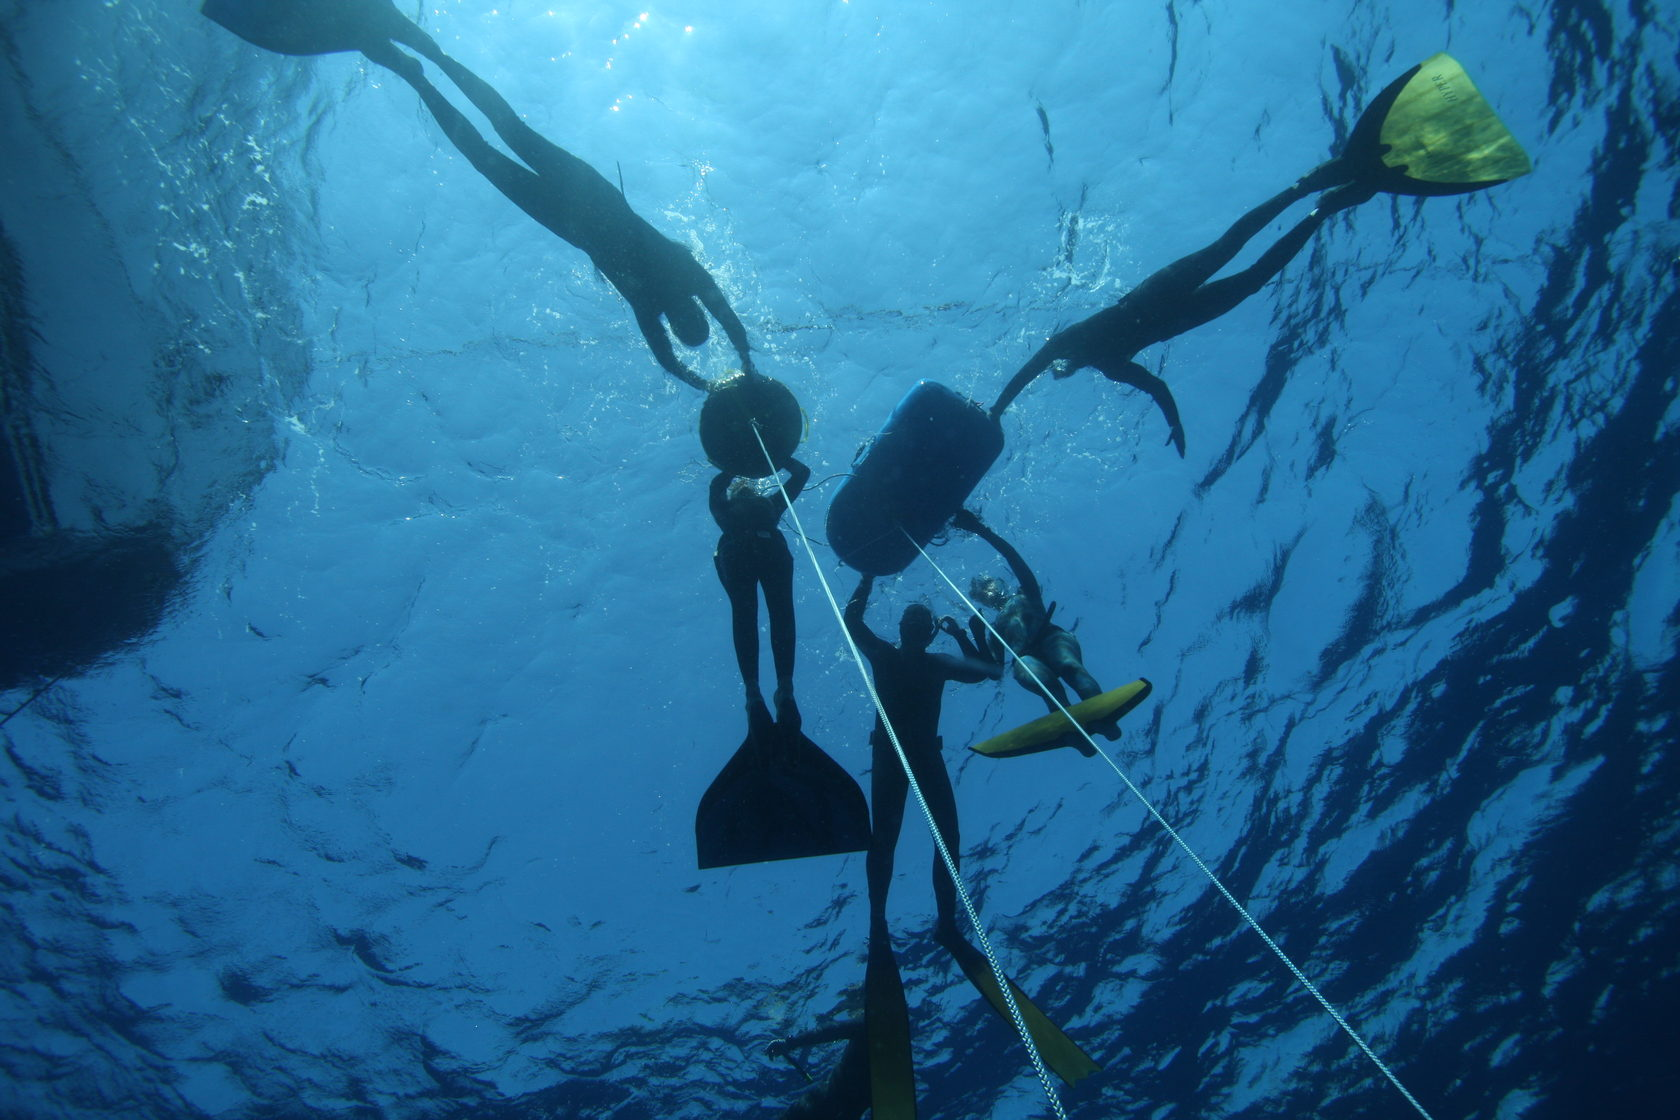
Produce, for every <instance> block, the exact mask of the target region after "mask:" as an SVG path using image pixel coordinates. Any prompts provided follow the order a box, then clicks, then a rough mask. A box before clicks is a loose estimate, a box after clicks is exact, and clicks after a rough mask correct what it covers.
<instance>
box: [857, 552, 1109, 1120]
mask: <svg viewBox="0 0 1680 1120" xmlns="http://www.w3.org/2000/svg"><path fill="white" fill-rule="evenodd" d="M874 583H875V581H874V577H873V576H870V575H865V576H864V577H863V578H862V579H861V580H859V582H858V585H857V589H856V590H855V591H854V592H853V593H852V597H851V599H850V601H848V602H847V604H846V609H845V622H846V629H847V631H848V632H849V633H850V634H851V636H852V640H853V641H854V642H856V643H857V645H858V648H859V650H861V651H862V653H863V655H864V656H865V657H866V658H868V660H869V665H870V668H871V669H872V670H873V672H874V677H875V688H876V691H877V693H878V694H879V696H880V698H881V706H882V708H883V709H884V710H885V712H886V719H887V721H889V722H890V723H891V725H892V729H893V731H894V732H895V733H896V734H897V736H898V744H899V746H900V747H901V748H902V749H903V751H904V757H905V759H906V760H907V761H908V763H909V766H910V771H911V773H912V774H913V775H914V776H915V780H916V784H917V785H918V786H919V787H920V789H921V792H922V796H923V798H925V799H926V802H927V806H928V809H929V811H930V812H931V813H932V814H933V818H934V822H935V825H936V826H937V828H938V830H939V835H940V837H941V838H942V839H943V840H944V842H945V847H946V850H947V851H949V852H950V853H951V855H952V858H953V859H955V858H956V856H957V853H958V850H959V836H958V829H957V802H956V795H955V793H954V792H953V790H952V788H951V777H950V774H949V772H947V770H946V768H945V760H944V758H943V757H941V753H940V752H941V748H942V746H943V742H942V740H941V739H940V737H939V712H940V708H941V706H942V700H943V694H944V690H945V685H946V683H947V682H952V681H955V682H958V683H964V684H974V683H978V682H980V681H983V680H996V679H998V678H999V677H1000V676H1001V675H1002V668H1001V666H1000V665H999V664H998V663H997V662H996V661H993V660H991V659H989V658H987V657H986V656H985V655H984V654H983V653H982V652H981V650H980V649H979V648H977V647H976V646H975V644H974V643H973V642H972V641H970V639H969V636H968V635H966V634H965V633H963V630H962V628H961V627H960V626H958V625H957V624H956V622H955V621H953V620H952V619H949V618H945V619H941V620H940V622H939V624H938V627H937V629H936V627H935V623H934V618H933V612H932V611H930V610H929V609H928V608H927V607H926V606H925V605H923V604H920V603H912V604H911V605H910V606H908V607H906V608H905V609H904V612H903V614H902V616H901V617H900V619H899V642H898V645H896V646H895V645H893V644H892V643H891V642H888V641H887V640H886V639H884V638H882V637H880V636H878V635H877V634H876V633H875V632H874V631H873V630H871V629H870V628H869V624H868V623H867V622H866V621H865V620H864V612H865V610H866V609H867V607H868V604H869V595H870V592H871V591H872V590H873V588H874ZM939 631H943V632H944V633H946V634H948V635H950V636H951V638H952V639H954V640H955V641H956V643H957V648H958V649H959V651H960V652H961V656H960V657H952V656H951V655H949V654H941V653H930V652H928V646H929V645H930V644H931V643H932V641H933V638H934V635H935V633H936V632H939ZM869 744H870V758H871V778H870V780H871V798H870V800H871V803H872V812H873V833H872V835H871V838H870V844H869V857H868V881H869V955H868V963H867V965H866V968H865V981H864V986H865V1008H864V1019H865V1023H866V1028H867V1036H868V1051H869V1053H868V1058H869V1070H870V1082H871V1097H872V1100H873V1107H874V1113H873V1114H874V1115H875V1116H876V1117H878V1118H880V1120H898V1118H901V1117H913V1116H914V1115H915V1077H914V1071H913V1067H912V1064H911V1058H910V1020H909V1009H908V1006H907V1004H906V1002H905V998H904V988H903V984H902V982H901V981H900V979H899V974H898V962H897V959H896V958H895V957H894V955H893V950H892V935H891V933H890V931H889V929H888V926H887V892H888V890H889V888H890V887H891V885H892V870H893V853H894V850H895V849H896V848H897V846H898V837H899V831H900V829H901V827H902V825H903V821H904V805H905V799H906V796H907V794H908V791H909V780H908V778H907V777H906V776H905V773H904V766H903V765H902V764H901V763H900V761H899V758H898V753H897V751H895V750H894V749H893V744H892V740H891V738H889V736H888V732H887V727H886V725H885V724H884V723H883V722H882V720H881V718H880V717H879V716H877V718H876V721H875V727H874V729H873V730H872V731H871V732H870V736H869ZM933 892H934V902H935V905H936V909H937V918H936V924H935V927H934V938H935V939H936V940H937V941H938V942H939V944H940V945H942V946H943V947H944V948H945V949H946V950H947V951H948V952H949V953H950V954H951V955H952V956H953V957H955V958H956V961H957V964H958V966H959V967H960V968H961V969H962V971H963V975H964V976H966V977H967V978H968V980H969V982H970V983H972V984H973V985H974V986H975V988H977V989H978V990H979V991H980V993H981V994H982V995H983V996H984V997H985V998H986V1001H987V1002H988V1003H989V1004H990V1005H991V1006H992V1007H993V1009H994V1010H996V1011H997V1013H998V1014H999V1015H1001V1016H1003V1017H1004V1019H1005V1020H1009V1019H1010V1014H1009V1004H1008V1001H1007V1000H1006V999H1005V997H1004V995H1003V992H1002V990H1001V989H1000V988H999V987H998V983H997V979H996V977H995V976H994V975H993V974H992V970H991V966H990V964H989V963H988V962H987V960H986V958H985V956H984V955H982V954H981V953H980V951H979V950H978V949H976V948H975V947H974V946H973V945H971V944H969V942H968V941H967V939H966V938H964V937H963V936H962V932H961V930H960V929H959V928H958V925H957V897H956V887H955V885H954V884H953V883H952V881H951V877H950V872H949V871H948V869H947V868H946V866H945V863H944V861H943V860H942V859H940V858H938V857H937V855H936V857H935V859H934V861H933ZM1011 992H1012V994H1013V996H1014V998H1015V1001H1016V1003H1017V1005H1018V1006H1019V1008H1020V1010H1021V1014H1022V1017H1023V1018H1024V1019H1025V1021H1026V1024H1027V1028H1028V1030H1029V1031H1030V1032H1031V1034H1032V1036H1033V1042H1034V1044H1035V1045H1036V1046H1037V1047H1038V1049H1039V1052H1040V1054H1041V1055H1043V1057H1044V1061H1045V1064H1046V1065H1048V1066H1049V1067H1050V1068H1051V1069H1053V1070H1055V1071H1056V1073H1057V1074H1058V1075H1060V1076H1061V1077H1062V1079H1063V1080H1065V1081H1067V1082H1069V1083H1072V1082H1074V1081H1077V1080H1078V1079H1079V1078H1081V1077H1084V1076H1085V1075H1086V1074H1089V1073H1091V1072H1094V1071H1095V1070H1096V1069H1097V1066H1096V1064H1095V1063H1094V1062H1092V1061H1091V1059H1090V1058H1089V1057H1088V1056H1087V1055H1086V1054H1085V1052H1084V1051H1082V1050H1080V1049H1079V1047H1078V1045H1077V1044H1075V1043H1074V1042H1073V1040H1072V1039H1070V1038H1068V1037H1067V1035H1065V1034H1063V1033H1062V1031H1061V1029H1060V1028H1058V1027H1057V1026H1055V1025H1054V1024H1053V1023H1051V1022H1050V1021H1049V1020H1048V1019H1046V1018H1045V1017H1044V1015H1043V1014H1042V1013H1041V1012H1039V1011H1038V1009H1037V1008H1036V1007H1034V1006H1033V1004H1032V1002H1031V1001H1030V1000H1028V999H1027V997H1026V995H1025V993H1023V992H1021V991H1020V990H1019V989H1018V988H1015V987H1014V985H1013V984H1012V985H1011Z"/></svg>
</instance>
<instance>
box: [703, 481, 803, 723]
mask: <svg viewBox="0 0 1680 1120" xmlns="http://www.w3.org/2000/svg"><path fill="white" fill-rule="evenodd" d="M787 471H788V479H787V482H786V483H784V484H783V489H785V490H786V492H787V497H786V498H785V499H784V498H783V497H782V491H781V490H778V491H777V492H776V493H774V494H770V495H764V494H760V493H759V492H758V491H757V490H756V489H754V488H753V485H752V482H751V481H750V480H748V479H738V478H737V477H736V476H734V475H731V474H729V473H727V472H719V474H718V475H717V477H716V478H714V479H712V485H711V493H710V505H711V510H712V517H713V519H714V520H716V521H717V524H718V528H719V529H720V530H722V534H721V535H720V536H719V537H718V543H717V551H716V552H715V553H714V554H713V556H712V563H713V564H714V565H715V566H716V568H717V574H718V579H719V580H720V581H722V583H723V590H724V592H725V593H726V594H728V596H729V613H730V618H731V620H732V622H733V625H734V635H735V660H736V662H737V663H738V664H739V665H740V667H741V682H742V684H743V685H744V686H745V687H746V692H747V714H748V717H749V718H748V724H749V726H750V727H752V729H753V730H754V731H755V732H756V731H758V730H761V729H762V728H764V727H765V726H766V725H767V724H768V723H769V720H770V712H769V709H768V708H766V707H765V704H764V693H763V691H762V690H760V688H759V684H758V593H759V589H760V588H763V590H764V609H765V612H766V613H768V614H769V616H770V658H771V661H772V662H773V663H774V664H775V667H776V692H775V703H776V721H777V722H778V723H787V722H788V721H790V720H791V721H793V722H795V723H797V721H798V718H799V716H798V708H797V707H796V706H795V705H794V702H793V652H794V623H793V554H792V553H790V552H789V551H788V546H787V541H785V540H783V539H782V533H781V530H780V529H778V528H777V527H776V526H777V524H778V523H779V522H780V521H781V519H782V514H783V513H785V512H787V508H788V502H791V501H792V500H793V499H795V498H797V497H799V493H800V491H802V490H803V489H805V484H806V483H807V482H809V481H810V479H811V468H810V467H808V466H806V465H805V464H804V463H801V462H800V461H799V460H798V459H789V460H788V467H787Z"/></svg>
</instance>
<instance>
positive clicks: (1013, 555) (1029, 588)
mask: <svg viewBox="0 0 1680 1120" xmlns="http://www.w3.org/2000/svg"><path fill="white" fill-rule="evenodd" d="M951 524H952V525H954V526H956V527H957V528H958V529H964V530H967V531H968V532H970V533H973V534H974V535H975V536H977V537H979V538H980V539H981V540H983V541H985V542H986V543H987V544H989V545H991V546H992V547H993V548H995V549H997V551H998V555H999V556H1001V557H1003V560H1004V563H1006V564H1008V565H1009V570H1010V571H1011V572H1013V573H1014V575H1015V582H1016V583H1018V584H1020V585H1021V593H1022V594H1023V595H1025V596H1027V598H1029V599H1031V600H1032V601H1033V602H1035V603H1037V604H1039V605H1040V607H1042V606H1043V604H1044V591H1043V589H1042V588H1040V587H1039V586H1038V578H1037V577H1036V576H1034V575H1033V573H1032V569H1031V568H1029V567H1027V562H1026V561H1025V560H1023V559H1022V558H1021V554H1020V553H1019V552H1016V551H1015V546H1014V545H1012V544H1010V543H1009V542H1008V541H1006V540H1004V539H1003V538H1002V537H1000V536H998V535H997V534H996V533H995V532H993V531H992V529H991V526H989V525H987V524H986V523H985V522H983V521H981V520H980V518H979V517H978V516H977V515H975V513H974V512H973V511H972V510H966V509H964V510H959V511H957V515H956V516H955V517H953V518H952V519H951Z"/></svg>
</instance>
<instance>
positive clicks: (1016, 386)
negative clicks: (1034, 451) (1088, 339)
mask: <svg viewBox="0 0 1680 1120" xmlns="http://www.w3.org/2000/svg"><path fill="white" fill-rule="evenodd" d="M1060 337H1061V335H1060V334H1055V335H1052V336H1051V337H1050V340H1049V341H1048V342H1046V343H1045V344H1044V345H1043V346H1040V347H1039V348H1038V352H1037V353H1036V354H1034V355H1033V356H1032V357H1030V358H1028V359H1027V364H1026V365H1024V366H1022V367H1021V368H1020V369H1019V370H1017V371H1016V372H1015V376H1014V377H1011V378H1010V379H1009V384H1007V385H1005V386H1004V387H1003V392H1001V393H999V394H998V399H997V401H996V403H994V404H993V405H992V410H991V417H992V419H993V420H996V419H997V418H998V417H1000V416H1002V415H1003V411H1004V409H1006V408H1008V407H1009V405H1010V402H1012V401H1013V400H1014V399H1015V398H1016V397H1018V396H1020V395H1021V390H1022V389H1025V388H1026V387H1027V386H1028V385H1030V384H1032V380H1033V378H1035V377H1037V376H1038V375H1039V374H1041V373H1043V372H1044V371H1045V369H1047V368H1048V367H1049V365H1050V363H1051V362H1053V361H1055V360H1056V357H1057V349H1058V348H1057V340H1058V339H1059V338H1060Z"/></svg>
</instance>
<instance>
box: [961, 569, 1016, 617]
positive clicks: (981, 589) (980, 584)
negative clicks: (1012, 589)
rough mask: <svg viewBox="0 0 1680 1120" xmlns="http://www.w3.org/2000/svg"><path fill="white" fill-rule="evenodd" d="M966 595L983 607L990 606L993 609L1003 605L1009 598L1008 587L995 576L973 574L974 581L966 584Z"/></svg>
mask: <svg viewBox="0 0 1680 1120" xmlns="http://www.w3.org/2000/svg"><path fill="white" fill-rule="evenodd" d="M968 596H969V598H971V599H973V600H974V601H975V602H976V603H979V604H980V605H981V606H983V607H990V608H992V609H993V610H994V611H995V610H999V609H1001V608H1002V607H1003V604H1004V603H1006V602H1007V601H1008V600H1009V589H1008V588H1006V587H1005V586H1004V585H1003V581H1002V580H1001V579H998V578H997V577H996V576H975V577H974V582H973V583H970V584H969V585H968Z"/></svg>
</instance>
